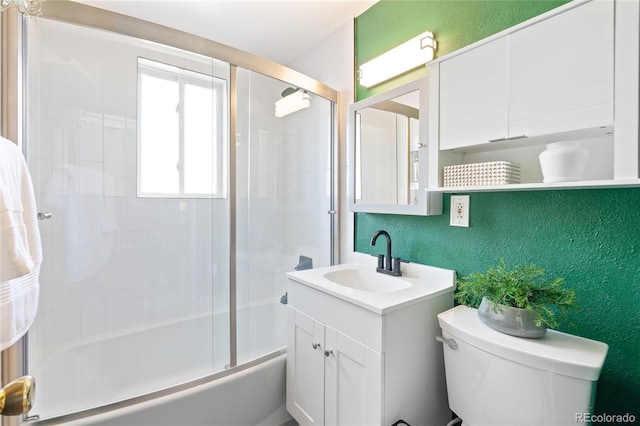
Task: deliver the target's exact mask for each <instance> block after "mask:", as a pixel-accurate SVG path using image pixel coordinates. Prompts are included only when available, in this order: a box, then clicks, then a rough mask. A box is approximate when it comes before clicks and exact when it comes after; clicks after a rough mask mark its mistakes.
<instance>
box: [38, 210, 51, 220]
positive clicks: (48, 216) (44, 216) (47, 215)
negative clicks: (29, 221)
mask: <svg viewBox="0 0 640 426" xmlns="http://www.w3.org/2000/svg"><path fill="white" fill-rule="evenodd" d="M51 216H53V215H52V214H51V212H38V220H47V219H51Z"/></svg>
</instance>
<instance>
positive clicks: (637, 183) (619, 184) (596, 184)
mask: <svg viewBox="0 0 640 426" xmlns="http://www.w3.org/2000/svg"><path fill="white" fill-rule="evenodd" d="M630 187H640V179H610V180H591V181H584V180H581V181H575V182H553V183H518V184H511V185H484V186H453V187H436V188H427V190H426V191H427V192H435V193H438V192H439V193H459V192H500V191H545V190H554V189H604V188H630Z"/></svg>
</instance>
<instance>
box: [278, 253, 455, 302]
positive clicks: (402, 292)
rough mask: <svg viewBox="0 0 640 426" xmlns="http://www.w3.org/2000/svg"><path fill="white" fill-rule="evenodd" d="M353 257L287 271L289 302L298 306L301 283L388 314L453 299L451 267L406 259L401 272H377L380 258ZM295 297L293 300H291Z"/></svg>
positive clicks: (453, 286)
mask: <svg viewBox="0 0 640 426" xmlns="http://www.w3.org/2000/svg"><path fill="white" fill-rule="evenodd" d="M352 258H353V261H352V262H351V263H345V264H341V265H333V266H326V267H321V268H315V269H306V270H303V271H292V272H287V277H288V278H289V282H290V283H289V287H288V292H289V296H290V299H289V300H290V304H291V306H293V307H295V300H296V298H298V297H300V292H304V290H303V289H301V288H302V287H306V288H311V289H314V290H319V291H320V292H322V293H326V294H328V295H331V296H334V297H337V298H339V299H342V300H345V301H347V302H349V303H353V304H355V305H358V306H361V307H363V308H365V309H368V310H370V311H372V312H375V313H376V314H386V313H388V312H391V311H394V310H396V309H400V308H401V307H402V306H406V305H407V304H412V303H418V302H419V301H422V300H425V299H427V298H435V297H440V296H445V295H446V297H447V298H451V300H453V299H452V298H453V291H454V290H455V287H456V285H455V283H456V273H455V271H453V270H450V269H442V268H436V267H433V266H427V265H420V264H418V263H403V264H402V276H401V277H394V276H391V275H386V274H383V273H380V272H376V266H377V259H376V258H375V257H372V256H370V255H368V254H364V253H352ZM291 301H293V302H291Z"/></svg>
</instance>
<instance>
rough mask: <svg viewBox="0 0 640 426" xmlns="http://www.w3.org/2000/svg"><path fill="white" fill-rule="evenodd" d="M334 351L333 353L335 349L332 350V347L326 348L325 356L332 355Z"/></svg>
mask: <svg viewBox="0 0 640 426" xmlns="http://www.w3.org/2000/svg"><path fill="white" fill-rule="evenodd" d="M332 353H333V351H332V350H330V349H325V350H324V356H329V355H331V354H332Z"/></svg>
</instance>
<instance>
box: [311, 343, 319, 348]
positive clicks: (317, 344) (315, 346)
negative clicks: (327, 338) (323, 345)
mask: <svg viewBox="0 0 640 426" xmlns="http://www.w3.org/2000/svg"><path fill="white" fill-rule="evenodd" d="M311 347H312V348H313V349H318V348H319V347H320V343H317V342H313V343H312V344H311Z"/></svg>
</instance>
